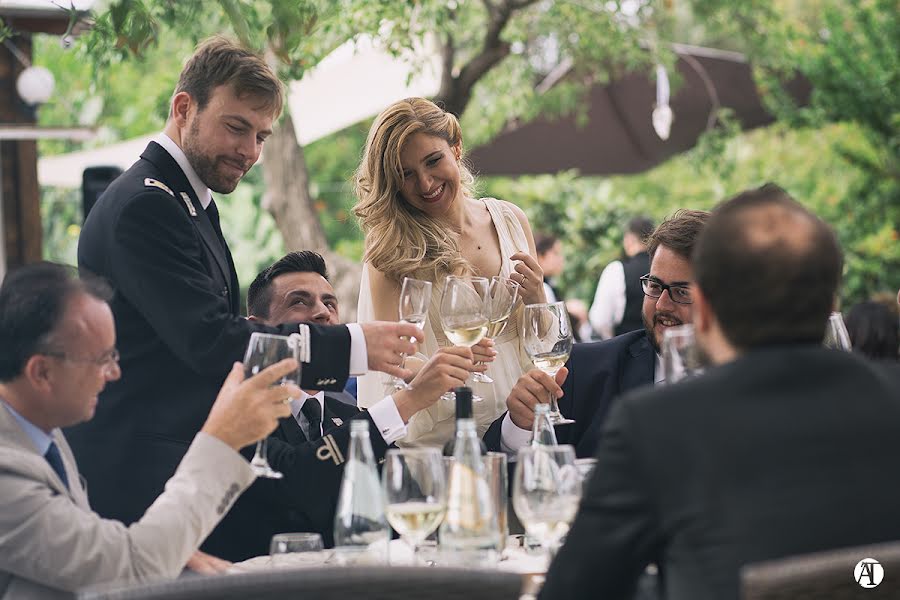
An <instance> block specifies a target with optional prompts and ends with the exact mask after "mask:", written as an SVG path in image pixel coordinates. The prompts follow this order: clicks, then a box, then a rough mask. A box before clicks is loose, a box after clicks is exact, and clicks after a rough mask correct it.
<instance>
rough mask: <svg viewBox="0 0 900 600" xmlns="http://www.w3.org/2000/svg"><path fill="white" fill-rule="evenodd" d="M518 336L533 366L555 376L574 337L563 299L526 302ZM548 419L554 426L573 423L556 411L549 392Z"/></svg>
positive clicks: (557, 408) (570, 348)
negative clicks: (549, 301)
mask: <svg viewBox="0 0 900 600" xmlns="http://www.w3.org/2000/svg"><path fill="white" fill-rule="evenodd" d="M523 321H524V326H523V328H522V339H523V341H524V344H525V351H526V352H527V353H528V356H529V358H531V360H532V362H533V363H534V366H535V367H537V368H538V369H540V370H541V371H543V372H544V373H546V374H547V375H550V376H551V377H554V376H556V373H557V371H559V370H560V369H561V368H562V367H563V365H565V364H566V361H567V360H569V353H570V352H572V345H573V344H574V337H573V336H572V325H571V323H569V313H568V312H567V311H566V305H565V303H564V302H551V303H547V304H528V305H526V306H525V313H524V316H523ZM549 402H550V422H551V423H553V424H554V425H562V424H564V423H574V422H575V421H574V420H573V419H567V418H565V417H563V416H562V413H560V412H559V404H558V403H557V401H556V396H554V395H553V394H550V400H549Z"/></svg>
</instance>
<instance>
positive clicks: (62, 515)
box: [0, 406, 253, 600]
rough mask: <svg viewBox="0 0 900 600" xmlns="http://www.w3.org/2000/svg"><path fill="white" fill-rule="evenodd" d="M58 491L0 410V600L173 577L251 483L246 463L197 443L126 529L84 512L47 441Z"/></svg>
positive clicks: (74, 481) (201, 440)
mask: <svg viewBox="0 0 900 600" xmlns="http://www.w3.org/2000/svg"><path fill="white" fill-rule="evenodd" d="M53 438H54V441H55V443H56V445H57V446H58V448H59V451H60V455H61V457H62V462H63V467H64V469H65V471H66V477H67V479H68V480H69V487H68V488H67V487H66V486H65V485H64V484H63V482H62V481H61V480H60V478H59V477H58V476H57V474H56V472H55V471H54V470H53V469H52V468H51V467H50V464H49V463H48V462H47V460H46V459H45V458H44V457H43V456H41V455H40V454H39V453H38V452H37V450H36V449H35V447H34V444H33V443H32V441H31V439H30V438H29V437H28V436H27V435H26V434H25V432H24V431H23V430H22V428H21V427H20V426H19V424H18V423H17V422H16V421H15V419H14V418H13V416H12V415H11V414H10V413H9V411H7V410H6V408H5V407H3V406H0V490H2V492H0V496H2V502H0V598H2V599H4V600H5V599H9V600H13V599H16V600H19V599H23V598H28V599H55V598H70V597H72V596H71V593H72V592H74V591H75V590H77V589H79V588H81V587H85V586H88V585H94V584H98V583H103V582H111V581H120V582H129V581H132V582H139V581H148V580H151V579H155V578H160V577H175V576H176V575H177V574H178V573H179V572H180V571H181V569H182V568H183V567H184V565H185V563H186V562H187V559H188V558H189V557H190V555H191V554H192V553H193V551H194V550H195V549H196V548H197V546H198V545H199V544H200V541H201V540H203V538H204V537H206V535H207V534H208V533H209V532H210V531H211V530H212V528H213V526H214V525H215V523H216V522H218V520H219V519H220V518H221V517H222V515H224V514H225V512H227V510H228V508H229V507H230V506H231V504H232V502H233V501H234V499H235V497H236V496H237V495H238V494H239V493H240V492H241V491H242V490H243V489H244V488H246V487H247V486H248V485H249V484H250V481H251V480H252V477H253V475H252V473H251V471H250V469H249V465H248V464H247V461H246V460H245V459H244V458H243V457H241V456H240V455H238V454H237V453H235V452H234V451H233V450H231V449H230V448H228V447H227V446H225V445H224V444H223V443H222V442H220V441H219V440H216V439H214V438H212V437H210V436H207V435H205V434H200V435H199V436H198V438H197V440H195V442H194V444H193V445H192V446H191V448H190V450H189V451H188V453H187V455H186V457H185V460H184V462H183V463H182V464H181V466H180V467H179V468H178V473H177V475H176V476H175V477H173V478H172V479H171V481H170V482H169V485H168V487H167V488H166V492H165V494H164V495H163V496H162V497H160V498H159V500H158V501H157V502H156V503H155V504H154V505H153V507H151V508H150V509H149V510H147V513H146V515H145V516H144V518H143V519H141V521H139V522H137V523H135V524H134V525H132V526H131V527H129V528H126V527H125V526H124V525H122V523H119V522H117V521H111V520H107V519H102V518H100V516H99V515H97V514H96V513H94V512H92V511H91V508H90V506H89V504H88V498H87V495H86V493H85V490H84V488H83V487H82V483H81V481H80V474H79V472H78V466H77V465H76V463H75V459H74V457H73V456H72V452H71V450H70V448H69V446H68V444H67V443H66V440H65V436H63V434H62V433H59V432H55V433H54V436H53Z"/></svg>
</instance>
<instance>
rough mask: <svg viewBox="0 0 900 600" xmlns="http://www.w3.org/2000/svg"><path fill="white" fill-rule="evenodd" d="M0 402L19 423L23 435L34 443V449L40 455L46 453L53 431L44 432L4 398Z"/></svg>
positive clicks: (51, 440)
mask: <svg viewBox="0 0 900 600" xmlns="http://www.w3.org/2000/svg"><path fill="white" fill-rule="evenodd" d="M0 404H2V405H3V406H5V407H6V410H8V411H9V414H11V415H12V416H13V419H15V420H16V422H17V423H18V424H19V427H21V428H22V431H24V432H25V435H27V436H28V438H29V439H30V440H31V443H33V444H34V447H35V449H36V450H37V451H38V453H40V455H41V456H44V455H45V454H47V448H49V447H50V444H51V443H52V442H53V435H52V434H53V431H56V430H55V429H54V430H53V431H51V432H50V435H48V434H46V433H44V430H43V429H41V428H40V427H38V426H37V425H35V424H34V423H32V422H31V421H29V420H28V419H26V418H25V417H23V416H22V415H20V414H19V413H17V412H16V409H14V408H13V407H12V406H10V405H9V404H7V403H6V401H5V400H0Z"/></svg>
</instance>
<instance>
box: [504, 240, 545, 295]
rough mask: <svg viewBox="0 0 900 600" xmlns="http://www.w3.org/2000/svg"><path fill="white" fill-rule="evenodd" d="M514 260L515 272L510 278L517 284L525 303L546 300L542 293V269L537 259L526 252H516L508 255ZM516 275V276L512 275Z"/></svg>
mask: <svg viewBox="0 0 900 600" xmlns="http://www.w3.org/2000/svg"><path fill="white" fill-rule="evenodd" d="M509 258H510V260H514V261H518V262H516V266H515V269H516V272H515V273H513V274H511V275H510V278H511V279H512V280H513V281H515V282H516V283H518V284H519V286H520V288H521V289H520V290H519V295H520V296H521V297H522V301H523V302H525V304H539V303H542V302H546V301H547V296H546V294H545V293H544V270H543V269H541V265H539V264H538V261H537V259H535V258H534V257H533V256H531V255H530V254H528V253H527V252H516V253H515V254H513V255H512V256H510V257H509ZM514 275H518V277H514Z"/></svg>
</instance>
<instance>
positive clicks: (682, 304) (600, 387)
mask: <svg viewBox="0 0 900 600" xmlns="http://www.w3.org/2000/svg"><path fill="white" fill-rule="evenodd" d="M708 217H709V213H708V212H706V211H701V210H679V211H678V212H676V213H675V214H674V215H673V216H671V217H670V218H668V219H666V220H665V221H663V222H662V223H661V224H660V225H659V227H657V228H656V229H655V230H654V231H653V233H652V234H650V237H649V238H648V251H649V253H650V273H648V274H647V275H644V276H643V277H641V278H640V282H641V285H642V288H643V291H644V302H643V305H642V307H641V316H642V319H643V321H644V329H643V330H641V331H632V332H629V333H624V334H622V335H620V336H617V337H614V338H612V339H610V340H604V341H602V342H594V343H590V344H575V346H574V347H573V349H572V354H571V356H570V358H569V362H568V363H566V366H565V367H563V368H562V369H560V370H559V372H558V373H557V374H556V377H555V378H553V377H550V376H549V375H547V374H546V373H544V372H543V371H541V370H540V369H532V370H530V371H529V372H527V373H525V374H524V375H523V376H522V377H520V378H519V381H518V382H517V383H516V385H515V387H513V389H512V392H510V395H509V397H508V398H507V400H506V404H507V407H508V409H509V411H508V412H507V413H506V414H505V415H503V416H502V417H500V418H499V419H497V420H496V421H494V423H493V424H491V427H490V429H488V431H487V433H486V434H485V436H484V440H485V443H486V444H487V446H488V447H489V448H490V449H492V450H497V451H500V450H502V451H505V452H508V453H515V452H517V451H518V449H519V448H520V447H521V446H523V445H525V444H527V443H528V442H529V441H530V440H531V426H532V423H533V421H534V407H535V406H536V405H537V403H538V402H546V401H547V397H548V396H547V394H548V392H549V393H551V394H556V396H557V397H559V398H560V400H559V408H560V412H562V413H563V415H565V416H567V417H570V418H573V419H575V423H574V424H572V425H568V426H565V427H559V428H557V431H556V435H557V438H558V440H559V442H560V443H561V444H572V445H573V446H575V450H576V453H577V454H578V456H579V457H588V456H593V454H594V449H595V448H596V447H597V442H598V441H599V439H600V428H601V426H602V424H603V420H604V419H605V417H606V414H607V412H608V411H609V408H610V406H611V404H612V403H613V401H614V400H615V399H616V398H617V397H619V396H620V395H621V394H623V393H624V392H626V391H628V390H631V389H633V388H636V387H638V386H641V385H648V384H652V383H654V382H659V381H661V380H662V371H661V368H660V361H659V348H660V343H661V341H662V337H663V333H664V332H665V330H666V329H668V328H669V327H675V326H678V325H683V324H685V323H690V322H691V306H690V304H691V285H692V283H693V280H694V274H693V269H692V268H691V263H690V258H691V252H692V251H693V249H694V242H695V241H696V239H697V237H698V236H699V234H700V232H701V230H702V229H703V226H704V224H705V223H706V220H707V218H708Z"/></svg>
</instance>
